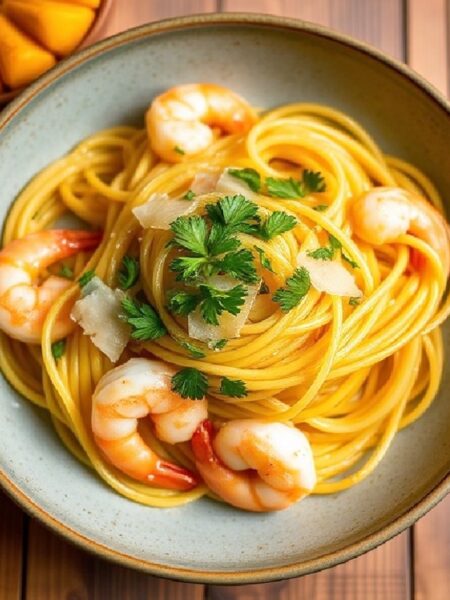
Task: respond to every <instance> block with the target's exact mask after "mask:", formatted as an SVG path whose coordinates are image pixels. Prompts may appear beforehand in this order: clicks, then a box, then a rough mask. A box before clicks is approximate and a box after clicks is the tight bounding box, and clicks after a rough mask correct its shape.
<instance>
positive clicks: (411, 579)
mask: <svg viewBox="0 0 450 600" xmlns="http://www.w3.org/2000/svg"><path fill="white" fill-rule="evenodd" d="M219 8H220V9H221V10H227V11H231V10H234V11H256V12H267V13H272V14H282V15H285V16H292V17H297V18H302V19H305V20H310V21H313V22H317V23H321V24H324V25H328V26H331V27H332V28H334V29H336V30H339V31H342V32H345V33H347V34H350V35H352V36H354V37H356V38H360V39H363V40H365V41H367V42H369V43H371V44H373V45H376V46H378V47H380V48H382V49H383V50H384V51H385V52H387V53H388V54H391V55H393V56H395V57H397V58H399V59H403V60H406V59H408V62H409V63H410V64H411V66H413V68H415V69H416V70H418V71H419V72H421V73H422V74H423V75H424V76H425V77H427V78H428V79H429V80H431V81H432V83H434V84H435V85H436V86H438V87H439V88H440V89H442V90H447V75H448V69H447V63H446V58H447V44H448V39H447V29H448V22H447V13H446V1H445V0H162V1H154V2H151V1H150V0H115V3H114V6H113V9H112V13H111V18H110V20H109V22H108V23H107V25H106V27H105V30H104V32H103V33H104V35H105V36H107V35H112V34H114V33H117V32H118V31H121V30H124V29H126V28H128V27H132V26H136V25H139V24H141V23H144V22H148V21H155V20H158V19H162V18H167V17H171V16H177V15H181V14H189V13H199V12H211V11H214V10H217V9H219ZM405 33H406V35H405ZM27 522H28V518H27V517H25V516H24V515H23V514H22V513H21V511H20V510H19V509H18V508H16V507H15V506H14V505H13V503H11V502H10V501H9V500H8V499H7V498H6V497H4V496H3V495H1V494H0V600H19V599H22V598H23V599H24V600H66V599H67V600H103V599H105V600H106V599H108V600H141V599H142V600H147V599H149V600H202V599H203V598H205V599H208V600H409V599H413V598H414V600H447V598H449V597H450V499H448V500H447V501H446V502H443V503H441V505H439V506H438V507H437V508H436V509H434V510H433V511H432V512H431V513H430V514H429V515H428V516H426V517H425V518H424V519H422V520H421V521H420V522H419V523H418V524H417V525H416V526H415V527H414V533H413V534H412V535H411V533H409V532H406V533H404V534H402V535H401V536H398V537H397V538H395V539H394V540H392V541H390V542H388V543H387V544H385V545H383V546H381V547H380V548H378V549H376V550H374V551H372V552H370V553H368V554H366V555H364V556H362V557H359V558H358V559H355V560H353V561H350V562H348V563H346V564H344V565H340V566H338V567H336V568H334V569H330V570H328V571H324V572H322V573H318V574H315V575H310V576H307V577H303V578H301V579H296V580H291V581H286V582H279V583H273V584H266V585H254V586H238V587H230V588H227V587H222V586H207V587H206V588H205V586H202V585H188V584H181V583H177V582H169V581H166V580H163V579H159V578H155V577H150V576H147V575H144V574H142V573H138V572H135V571H132V570H130V569H125V568H121V567H117V566H114V565H112V564H110V563H107V562H105V561H102V560H99V559H96V558H94V557H92V556H91V555H89V554H87V553H85V552H83V551H81V550H79V549H77V548H75V547H73V546H72V545H70V544H68V543H67V542H65V541H63V540H62V539H61V538H59V537H57V536H55V535H54V534H53V533H51V532H50V531H49V530H47V529H46V528H45V527H43V526H41V525H40V524H38V523H37V522H35V521H33V520H31V521H30V525H29V529H28V528H27V526H26V523H27ZM24 523H25V525H24ZM24 533H25V535H24ZM23 540H25V542H26V543H25V544H23ZM23 558H24V559H25V560H22V559H23ZM411 558H413V560H414V564H413V565H412V564H411V563H410V560H411ZM22 568H23V569H25V573H22ZM22 588H23V589H22Z"/></svg>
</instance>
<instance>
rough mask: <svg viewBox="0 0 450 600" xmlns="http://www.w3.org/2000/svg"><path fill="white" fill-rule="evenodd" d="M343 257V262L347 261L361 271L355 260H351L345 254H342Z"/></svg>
mask: <svg viewBox="0 0 450 600" xmlns="http://www.w3.org/2000/svg"><path fill="white" fill-rule="evenodd" d="M341 256H342V258H343V260H345V261H346V262H348V264H349V265H351V266H352V267H353V268H354V269H359V265H358V263H357V262H355V261H354V260H352V259H351V258H350V256H347V255H346V254H345V252H342V254H341Z"/></svg>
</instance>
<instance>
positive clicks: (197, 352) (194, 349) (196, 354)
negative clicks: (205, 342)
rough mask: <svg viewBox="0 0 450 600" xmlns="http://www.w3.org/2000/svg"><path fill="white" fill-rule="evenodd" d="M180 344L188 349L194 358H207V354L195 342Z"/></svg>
mask: <svg viewBox="0 0 450 600" xmlns="http://www.w3.org/2000/svg"><path fill="white" fill-rule="evenodd" d="M179 344H180V346H181V347H182V348H184V349H185V350H187V351H188V352H189V353H190V355H191V357H192V358H205V356H206V354H205V353H204V352H203V351H202V350H201V349H200V348H198V347H197V346H194V344H191V343H190V342H179Z"/></svg>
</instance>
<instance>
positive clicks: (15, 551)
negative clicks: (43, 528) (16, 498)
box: [0, 492, 26, 600]
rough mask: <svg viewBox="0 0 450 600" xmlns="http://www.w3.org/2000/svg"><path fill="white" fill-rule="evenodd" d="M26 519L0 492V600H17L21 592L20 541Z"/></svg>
mask: <svg viewBox="0 0 450 600" xmlns="http://www.w3.org/2000/svg"><path fill="white" fill-rule="evenodd" d="M25 519H26V517H25V515H24V514H23V513H22V511H21V510H20V508H18V507H17V506H16V505H15V504H14V503H13V502H12V501H11V500H10V499H9V498H7V497H6V496H5V495H4V494H3V493H2V492H0V598H1V599H2V600H3V599H5V600H19V598H21V592H22V540H23V533H24V521H25Z"/></svg>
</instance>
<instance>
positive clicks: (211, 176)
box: [190, 173, 219, 196]
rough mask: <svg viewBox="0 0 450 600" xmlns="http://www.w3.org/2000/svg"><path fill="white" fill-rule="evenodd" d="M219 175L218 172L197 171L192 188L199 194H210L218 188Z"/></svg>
mask: <svg viewBox="0 0 450 600" xmlns="http://www.w3.org/2000/svg"><path fill="white" fill-rule="evenodd" d="M218 178H219V175H218V174H217V173H197V175H196V176H195V177H194V179H193V180H192V183H191V187H190V189H191V190H192V191H193V192H194V194H196V195H197V196H202V195H203V194H210V193H211V192H213V191H214V190H215V189H216V184H217V180H218Z"/></svg>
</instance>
